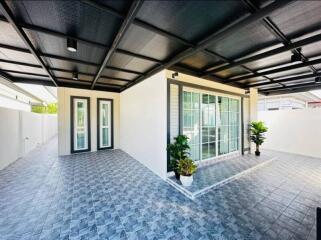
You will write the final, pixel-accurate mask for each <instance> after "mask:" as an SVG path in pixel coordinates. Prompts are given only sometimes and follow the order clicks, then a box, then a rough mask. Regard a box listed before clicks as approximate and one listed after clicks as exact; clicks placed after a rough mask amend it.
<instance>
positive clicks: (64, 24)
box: [0, 0, 321, 94]
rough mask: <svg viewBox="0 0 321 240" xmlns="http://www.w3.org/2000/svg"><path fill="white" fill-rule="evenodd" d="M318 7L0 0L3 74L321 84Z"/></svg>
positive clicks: (285, 1)
mask: <svg viewBox="0 0 321 240" xmlns="http://www.w3.org/2000/svg"><path fill="white" fill-rule="evenodd" d="M320 11H321V2H320V1H294V0H282V1H270V0H255V1H254V0H242V1H234V0H231V1H121V0H119V1H104V0H79V1H53V0H45V1H32V0H20V1H4V0H0V76H2V77H3V78H6V79H8V80H9V81H12V82H25V83H35V84H42V85H48V86H64V87H75V88H85V89H96V90H104V91H114V92H121V91H123V90H125V89H128V88H130V87H131V86H134V85H135V84H137V83H139V82H141V81H143V80H144V79H146V78H148V77H150V76H151V75H153V74H155V73H157V72H159V71H161V70H163V69H170V70H174V71H178V72H183V73H187V74H190V75H193V76H197V77H200V78H204V79H208V80H212V81H217V82H221V83H225V84H229V85H233V86H237V87H241V88H244V89H248V88H250V87H256V88H258V89H259V92H261V93H262V94H280V93H289V92H299V91H306V90H311V89H316V88H321V83H320V80H321V78H319V77H321V72H320V68H321V25H320V23H321V15H320V14H319V13H320ZM67 39H71V40H76V41H77V51H76V52H70V51H68V50H67ZM75 74H76V76H77V77H76V78H75V77H74V76H75Z"/></svg>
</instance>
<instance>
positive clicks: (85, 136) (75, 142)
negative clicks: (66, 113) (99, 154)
mask: <svg viewBox="0 0 321 240" xmlns="http://www.w3.org/2000/svg"><path fill="white" fill-rule="evenodd" d="M89 102H90V101H89V98H86V97H74V96H72V97H71V152H72V153H76V152H86V151H90V127H89V126H90V119H89V112H90V111H89V108H90V107H89V104H90V103H89Z"/></svg>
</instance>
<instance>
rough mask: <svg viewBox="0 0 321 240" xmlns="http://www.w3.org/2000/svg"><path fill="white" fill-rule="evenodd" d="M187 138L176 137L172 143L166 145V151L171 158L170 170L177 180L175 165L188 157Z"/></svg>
mask: <svg viewBox="0 0 321 240" xmlns="http://www.w3.org/2000/svg"><path fill="white" fill-rule="evenodd" d="M189 149H190V147H189V145H188V137H187V136H186V135H178V136H177V137H175V138H174V143H171V144H168V146H167V151H169V155H170V157H171V160H170V168H171V169H172V170H173V171H174V172H175V176H176V178H177V179H179V173H178V171H177V164H178V162H179V161H180V160H182V159H185V158H187V157H188V156H189Z"/></svg>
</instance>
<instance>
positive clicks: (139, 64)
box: [107, 53, 155, 72]
mask: <svg viewBox="0 0 321 240" xmlns="http://www.w3.org/2000/svg"><path fill="white" fill-rule="evenodd" d="M107 65H108V66H112V67H118V68H124V69H128V70H133V71H137V72H145V71H147V70H148V69H150V68H151V67H153V66H155V63H154V62H151V61H147V60H143V59H139V58H135V57H130V56H127V55H124V54H120V53H115V54H114V55H113V56H112V58H111V59H110V61H109V62H108V64H107Z"/></svg>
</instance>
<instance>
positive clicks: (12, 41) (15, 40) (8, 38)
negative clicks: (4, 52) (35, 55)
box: [0, 21, 25, 48]
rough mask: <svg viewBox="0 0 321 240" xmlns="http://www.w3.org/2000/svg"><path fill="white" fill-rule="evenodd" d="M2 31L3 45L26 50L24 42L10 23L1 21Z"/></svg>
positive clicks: (0, 40)
mask: <svg viewBox="0 0 321 240" xmlns="http://www.w3.org/2000/svg"><path fill="white" fill-rule="evenodd" d="M0 29H1V31H0V43H1V44H6V45H10V46H15V47H21V48H25V44H24V42H23V41H22V40H21V39H20V37H19V35H18V34H17V32H16V31H15V30H14V28H13V27H11V25H10V24H9V23H7V22H2V21H0Z"/></svg>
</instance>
